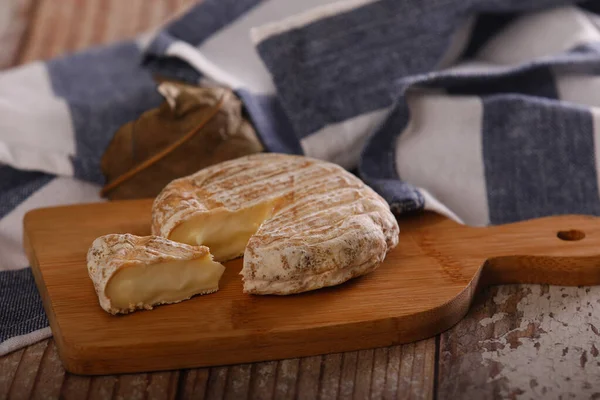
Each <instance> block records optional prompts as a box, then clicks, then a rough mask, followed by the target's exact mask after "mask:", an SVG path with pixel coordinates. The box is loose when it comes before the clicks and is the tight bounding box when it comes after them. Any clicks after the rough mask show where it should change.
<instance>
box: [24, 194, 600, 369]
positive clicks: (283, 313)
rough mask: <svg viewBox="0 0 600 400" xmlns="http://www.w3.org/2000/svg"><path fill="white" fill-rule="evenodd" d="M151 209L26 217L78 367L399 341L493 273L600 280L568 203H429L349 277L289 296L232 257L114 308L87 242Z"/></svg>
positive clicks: (580, 222) (459, 312)
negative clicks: (92, 273) (136, 308)
mask: <svg viewBox="0 0 600 400" xmlns="http://www.w3.org/2000/svg"><path fill="white" fill-rule="evenodd" d="M150 208H151V200H135V201H121V202H109V203H95V204H87V205H76V206H66V207H55V208H46V209H38V210H34V211H32V212H30V213H28V214H27V215H26V216H25V219H24V225H25V230H24V236H25V238H24V239H25V248H26V251H27V254H28V257H29V260H30V262H31V266H32V269H33V272H34V275H35V280H36V283H37V286H38V288H39V290H40V293H41V295H42V298H43V302H44V307H45V310H46V313H47V314H48V318H49V320H50V325H51V327H52V332H53V334H54V339H55V341H56V344H57V346H58V350H59V354H60V357H61V359H62V361H63V363H64V366H65V368H66V369H67V370H68V371H70V372H72V373H77V374H114V373H124V372H140V371H151V370H166V369H180V368H189V367H200V366H210V365H224V364H237V363H245V362H252V361H264V360H273V359H282V358H291V357H299V356H308V355H316V354H324V353H332V352H342V351H351V350H357V349H364V348H372V347H380V346H389V345H394V344H399V343H405V342H410V341H415V340H419V339H423V338H426V337H430V336H433V335H436V334H438V333H440V332H441V331H444V330H446V329H448V328H450V327H451V326H452V325H453V324H455V323H456V322H458V321H459V320H460V319H461V318H462V317H463V316H464V315H465V314H466V313H467V311H468V308H469V306H470V304H471V301H472V299H473V295H474V293H475V292H476V291H477V290H478V289H479V288H481V287H483V286H484V285H489V284H500V283H517V282H520V283H549V284H560V285H595V284H600V219H597V218H594V217H586V216H561V217H550V218H542V219H537V220H532V221H526V222H522V223H516V224H509V225H504V226H498V227H490V228H473V227H467V226H462V225H459V224H456V223H454V222H452V221H450V220H448V219H446V218H444V217H441V216H439V215H435V214H432V213H422V214H418V215H414V216H411V217H403V218H401V219H400V220H399V223H400V244H399V245H398V247H397V248H396V249H394V250H393V251H392V252H390V253H389V254H388V256H387V258H386V260H385V262H384V263H383V264H382V265H381V266H380V267H379V268H378V269H377V270H376V271H374V272H373V273H371V274H369V275H367V276H364V277H361V278H357V279H355V280H353V281H350V282H347V283H345V284H343V285H340V286H337V287H333V288H328V289H321V290H317V291H314V292H310V293H304V294H300V295H292V296H284V297H277V296H255V295H247V294H244V293H242V282H241V277H240V276H239V275H238V273H239V271H240V270H241V266H242V262H241V259H239V260H235V261H232V262H229V263H226V264H225V265H226V267H227V269H226V272H225V274H224V275H223V278H222V279H221V283H220V286H221V289H220V291H219V292H217V293H215V294H211V295H206V296H197V297H194V298H192V299H191V300H189V301H185V302H182V303H179V304H174V305H166V306H160V307H157V308H155V309H154V310H152V311H140V312H135V313H133V314H130V315H124V316H112V315H109V314H107V313H106V312H105V311H103V310H102V309H101V308H100V306H99V304H98V299H97V297H96V294H95V292H94V288H93V285H92V281H91V280H90V278H89V277H88V273H87V269H86V252H87V250H88V248H89V246H90V244H91V243H92V241H93V240H94V239H95V238H96V237H98V236H101V235H104V234H108V233H124V232H129V233H133V234H137V235H147V234H149V232H150V225H149V223H150ZM559 232H560V233H559ZM559 236H560V237H559ZM582 236H585V237H583V238H582ZM561 238H562V239H561Z"/></svg>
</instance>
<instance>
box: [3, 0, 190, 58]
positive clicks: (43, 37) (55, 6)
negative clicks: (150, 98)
mask: <svg viewBox="0 0 600 400" xmlns="http://www.w3.org/2000/svg"><path fill="white" fill-rule="evenodd" d="M8 1H9V3H8V4H9V6H12V7H11V8H10V10H11V12H12V14H14V15H16V16H18V18H14V21H11V23H10V26H9V28H7V29H8V30H9V32H8V33H7V34H6V35H5V37H3V36H2V20H0V38H2V40H3V41H5V42H8V41H9V40H10V42H11V43H13V42H14V43H15V44H13V45H12V47H14V48H15V49H13V50H11V51H10V52H9V51H7V53H1V54H0V68H2V66H3V64H2V63H3V61H2V60H3V59H4V58H6V57H7V56H6V54H11V55H13V53H14V56H16V53H17V45H18V43H19V40H18V39H20V37H21V36H22V35H23V34H24V32H25V30H26V29H25V27H26V26H28V25H27V24H26V23H27V22H28V23H29V24H30V25H29V27H30V30H29V33H28V34H27V35H26V36H27V40H26V41H25V43H24V47H23V48H22V49H21V51H20V52H18V53H19V54H18V63H20V64H23V63H27V62H31V61H35V60H48V59H50V58H53V57H57V56H60V55H63V54H65V53H70V52H73V51H77V50H82V49H85V48H88V47H90V46H95V45H101V44H107V43H112V42H115V41H118V40H123V39H131V38H133V37H135V36H136V35H138V34H140V33H144V32H148V31H150V30H151V29H153V28H155V27H158V26H160V25H162V24H163V23H165V22H166V21H168V20H170V19H172V18H174V17H175V15H180V14H182V13H184V12H185V11H187V10H188V9H189V8H190V7H191V6H193V4H194V3H195V2H196V1H194V0H186V1H182V2H171V1H169V0H130V1H121V0H61V1H59V2H56V1H54V0H8ZM34 1H37V3H36V4H37V6H36V7H35V11H36V12H33V7H32V6H31V5H30V3H31V4H32V3H34ZM13 9H14V11H13ZM4 47H7V48H8V47H9V44H8V43H5V44H3V49H4ZM13 59H14V57H13V58H11V59H10V61H11V62H9V63H8V64H6V65H12V64H13V63H14V61H13Z"/></svg>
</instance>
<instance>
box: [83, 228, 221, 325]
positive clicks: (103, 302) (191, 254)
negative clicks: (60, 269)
mask: <svg viewBox="0 0 600 400" xmlns="http://www.w3.org/2000/svg"><path fill="white" fill-rule="evenodd" d="M87 262H88V263H87V266H88V273H89V276H90V278H91V279H92V282H93V283H94V288H95V290H96V294H97V296H98V299H99V302H100V306H101V307H102V308H103V309H104V310H105V311H106V312H108V313H111V314H126V313H129V312H133V311H135V310H138V309H152V308H153V307H154V306H157V305H161V304H171V303H178V302H181V301H183V300H187V299H189V298H191V297H192V296H194V295H197V294H207V293H212V292H215V291H217V290H218V289H219V285H218V284H219V280H220V278H221V276H222V274H223V272H224V270H225V268H224V267H223V266H222V265H221V264H219V263H217V262H214V261H213V260H212V256H211V254H210V252H209V251H208V248H206V247H198V246H188V245H186V244H182V243H177V242H173V241H170V240H167V239H165V238H162V237H154V236H143V237H141V236H135V235H131V234H112V235H105V236H101V237H99V238H97V239H96V240H94V242H93V243H92V246H91V247H90V249H89V250H88V255H87Z"/></svg>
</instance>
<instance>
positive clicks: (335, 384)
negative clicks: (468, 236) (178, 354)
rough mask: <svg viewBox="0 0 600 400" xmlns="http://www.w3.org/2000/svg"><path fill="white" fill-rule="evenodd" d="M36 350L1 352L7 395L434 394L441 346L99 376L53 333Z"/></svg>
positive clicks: (111, 399) (2, 387) (99, 399)
mask: <svg viewBox="0 0 600 400" xmlns="http://www.w3.org/2000/svg"><path fill="white" fill-rule="evenodd" d="M28 349H31V350H29V356H28V357H29V358H28V359H27V360H25V361H24V362H25V364H21V358H22V356H23V353H24V352H25V351H26V350H20V351H17V352H14V353H12V354H9V355H8V356H5V357H3V358H0V399H7V398H10V399H13V398H14V399H20V398H23V399H28V398H40V399H49V400H52V399H65V400H69V399H77V400H79V399H94V400H115V399H148V400H153V399H157V400H162V399H176V398H177V399H183V400H186V399H236V400H237V399H265V400H270V399H274V400H279V399H284V400H285V399H324V400H326V399H366V398H371V399H422V400H429V399H432V398H433V376H434V371H433V368H434V367H433V365H434V359H435V353H436V346H435V340H433V339H428V340H425V341H421V342H417V343H412V344H408V345H404V346H393V347H390V348H380V349H375V350H365V351H359V352H351V353H346V354H340V353H337V354H329V355H325V356H314V357H306V358H299V359H292V360H281V361H268V362H261V363H253V364H243V365H234V366H229V367H213V368H197V369H189V370H182V371H168V372H154V373H141V374H126V375H106V376H93V377H91V376H81V375H73V374H70V373H68V372H66V371H65V370H64V368H63V367H62V364H61V362H60V360H59V359H58V357H57V353H56V346H55V344H54V342H53V340H52V339H48V340H44V341H42V342H40V343H38V344H37V345H34V346H30V347H29V348H28ZM371 354H372V355H373V357H371ZM342 359H344V360H345V365H344V367H343V368H344V370H345V372H344V371H343V370H342ZM17 370H20V372H19V376H18V377H17V378H18V379H16V380H15V379H14V378H15V374H16V372H17ZM344 375H345V376H344ZM11 386H12V387H11Z"/></svg>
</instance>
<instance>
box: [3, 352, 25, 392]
mask: <svg viewBox="0 0 600 400" xmlns="http://www.w3.org/2000/svg"><path fill="white" fill-rule="evenodd" d="M24 352H25V349H21V350H17V351H14V352H12V353H10V354H7V355H5V356H4V357H0V399H6V398H8V393H9V391H10V387H11V386H12V382H13V379H14V376H15V375H16V373H17V369H18V367H19V364H20V363H21V359H22V358H23V353H24Z"/></svg>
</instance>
